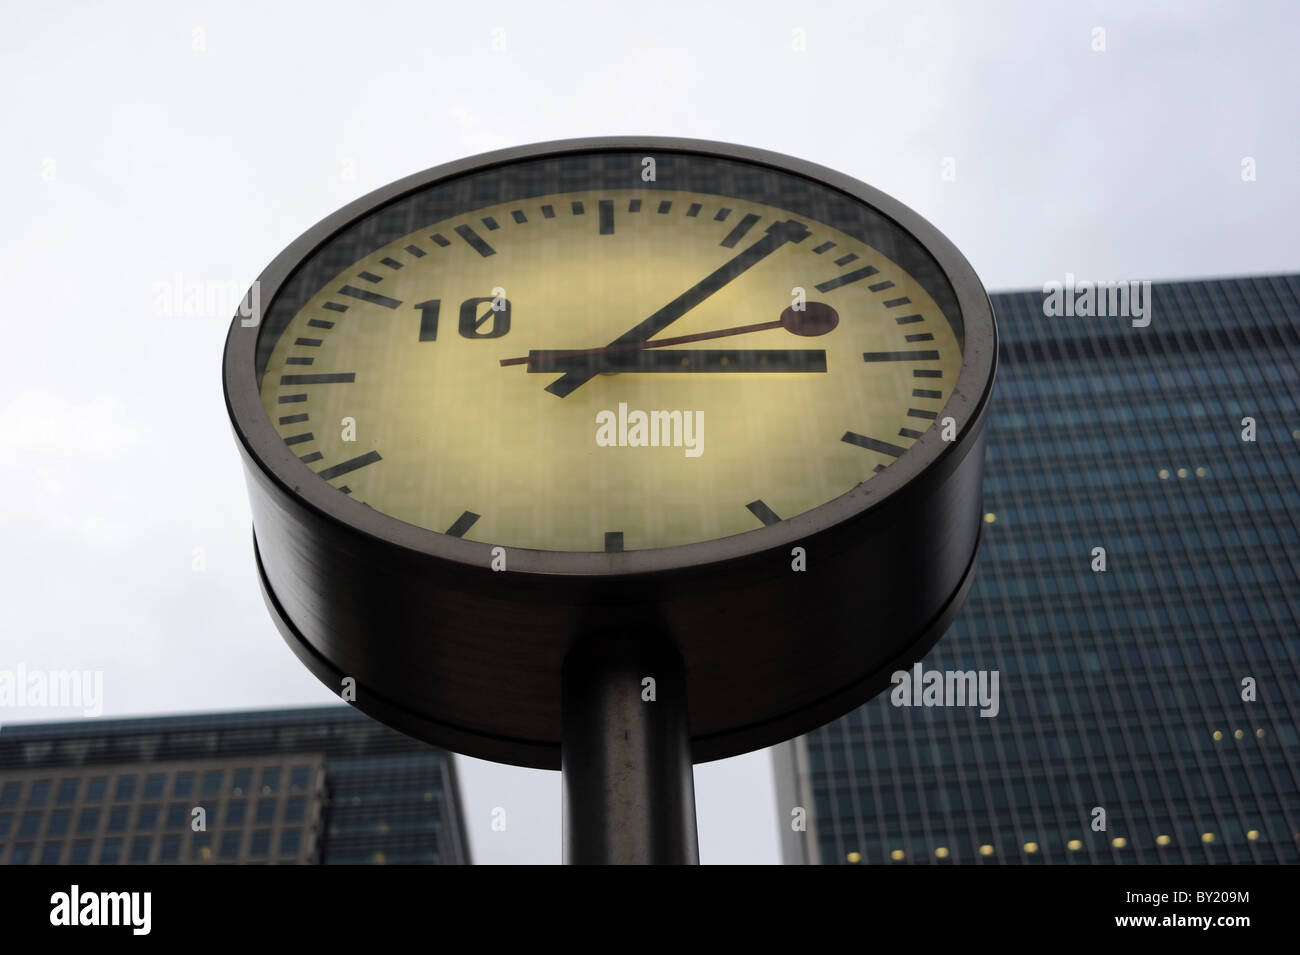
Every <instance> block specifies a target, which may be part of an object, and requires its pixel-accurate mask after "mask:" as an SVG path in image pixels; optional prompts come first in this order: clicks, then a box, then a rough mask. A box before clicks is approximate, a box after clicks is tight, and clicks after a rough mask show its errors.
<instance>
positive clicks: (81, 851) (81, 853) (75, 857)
mask: <svg viewBox="0 0 1300 955" xmlns="http://www.w3.org/2000/svg"><path fill="white" fill-rule="evenodd" d="M94 845H95V844H94V843H93V842H91V841H90V840H89V839H78V840H77V841H76V842H74V843H73V844H72V854H71V855H70V856H69V857H68V862H69V863H70V864H71V865H89V864H90V850H91V848H92V847H93V846H94Z"/></svg>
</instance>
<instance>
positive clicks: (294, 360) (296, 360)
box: [284, 357, 316, 365]
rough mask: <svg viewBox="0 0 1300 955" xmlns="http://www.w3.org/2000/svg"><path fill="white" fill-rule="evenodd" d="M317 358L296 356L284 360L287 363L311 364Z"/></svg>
mask: <svg viewBox="0 0 1300 955" xmlns="http://www.w3.org/2000/svg"><path fill="white" fill-rule="evenodd" d="M315 360H316V359H315V358H297V357H294V358H286V359H285V360H284V363H285V364H286V365H310V364H311V363H312V362H314V361H315Z"/></svg>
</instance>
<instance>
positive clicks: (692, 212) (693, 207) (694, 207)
mask: <svg viewBox="0 0 1300 955" xmlns="http://www.w3.org/2000/svg"><path fill="white" fill-rule="evenodd" d="M703 208H704V206H702V205H700V204H699V203H698V202H692V203H691V204H690V205H689V206H687V207H686V214H687V215H688V216H691V217H694V216H698V215H699V214H700V210H701V209H703Z"/></svg>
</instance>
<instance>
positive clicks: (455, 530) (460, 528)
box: [447, 511, 478, 537]
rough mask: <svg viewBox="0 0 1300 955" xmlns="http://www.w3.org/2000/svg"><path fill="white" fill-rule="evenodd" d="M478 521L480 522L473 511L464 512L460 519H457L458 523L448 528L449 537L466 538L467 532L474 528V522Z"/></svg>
mask: <svg viewBox="0 0 1300 955" xmlns="http://www.w3.org/2000/svg"><path fill="white" fill-rule="evenodd" d="M477 520H478V515H477V514H475V513H474V512H473V511H465V512H463V513H462V514H461V515H460V517H458V518H456V522H455V523H454V524H452V525H451V527H449V528H447V536H448V537H464V536H465V532H466V531H467V530H469V529H470V528H471V527H473V526H474V522H475V521H477Z"/></svg>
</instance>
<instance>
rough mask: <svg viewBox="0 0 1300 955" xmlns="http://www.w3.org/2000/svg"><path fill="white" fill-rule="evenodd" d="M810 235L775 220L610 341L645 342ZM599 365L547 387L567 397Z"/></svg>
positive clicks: (801, 228)
mask: <svg viewBox="0 0 1300 955" xmlns="http://www.w3.org/2000/svg"><path fill="white" fill-rule="evenodd" d="M808 235H809V232H808V229H807V228H806V227H805V226H804V225H803V224H802V223H799V222H795V221H794V220H793V219H787V220H785V221H784V222H775V223H773V224H772V225H770V226H768V227H767V235H765V236H763V238H761V239H759V240H758V241H757V242H755V243H754V244H753V245H751V246H750V247H749V248H747V249H745V250H744V251H742V252H741V253H740V254H738V255H737V256H735V257H734V258H733V259H731V260H730V261H728V262H727V263H726V264H724V265H723V266H721V267H720V268H718V269H717V270H715V271H714V272H712V273H711V274H709V275H707V276H705V277H704V278H703V279H701V280H700V281H699V282H697V283H696V284H695V285H693V286H691V287H690V288H688V289H687V290H686V291H685V292H683V293H682V294H681V295H679V296H677V297H676V298H675V299H673V300H672V301H671V302H669V303H668V304H667V305H665V306H664V307H663V308H661V309H659V311H657V312H655V313H654V314H653V315H651V316H650V317H649V318H647V319H646V320H645V321H643V322H641V323H640V324H639V325H637V326H635V327H634V328H631V329H629V330H628V331H626V332H624V333H623V334H622V335H620V336H618V338H616V339H614V340H613V341H612V342H610V344H611V345H621V344H624V343H626V342H643V341H646V340H648V339H650V338H652V337H653V336H655V335H657V334H659V333H660V332H661V331H663V330H664V329H665V328H667V327H668V326H669V325H671V324H672V323H673V322H675V321H677V319H679V318H681V317H682V316H683V315H685V314H686V313H687V312H689V311H690V310H691V309H693V308H694V307H695V306H696V305H699V304H700V303H701V302H703V301H704V300H705V299H706V298H708V297H709V296H710V295H712V294H713V293H714V292H716V291H717V290H718V289H720V288H722V287H723V286H724V285H726V284H727V283H728V282H730V281H731V280H732V279H734V278H736V276H738V275H740V274H742V273H743V272H745V271H746V270H747V269H749V268H750V267H751V266H754V265H757V264H758V263H759V262H762V261H763V259H765V258H767V257H768V256H769V255H771V254H772V253H773V252H775V251H776V250H777V249H779V248H781V246H783V245H785V244H786V243H787V242H802V241H803V240H804V239H806V238H808ZM598 365H599V363H598V362H595V361H593V362H592V368H591V369H590V370H588V369H583V370H582V371H570V372H565V373H564V374H563V375H561V376H560V377H559V378H556V379H555V381H553V382H551V383H550V384H549V385H547V386H546V390H547V391H549V392H550V393H551V394H553V395H556V396H557V397H560V398H564V397H566V396H567V395H569V394H570V393H572V392H573V391H575V390H577V389H578V388H580V387H581V386H582V385H584V384H586V383H587V382H589V381H591V379H592V378H594V377H595V376H596V375H597V374H599V366H598Z"/></svg>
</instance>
